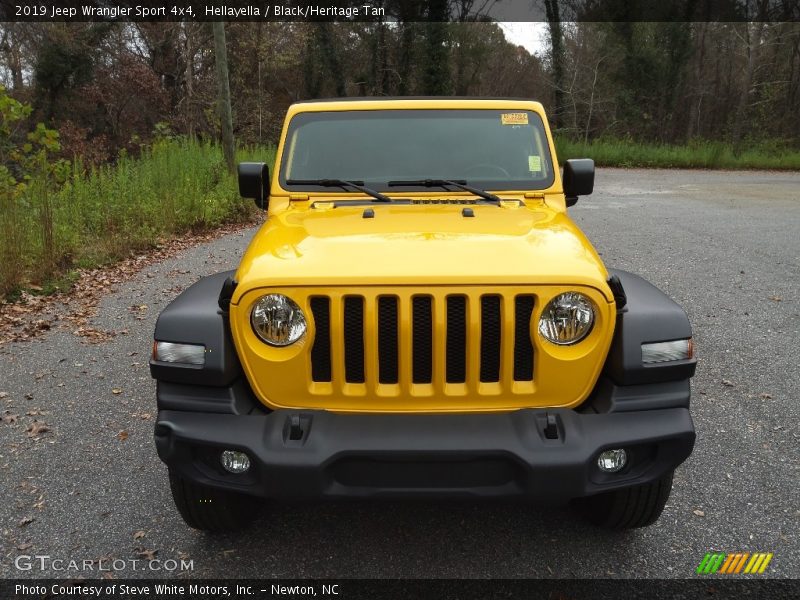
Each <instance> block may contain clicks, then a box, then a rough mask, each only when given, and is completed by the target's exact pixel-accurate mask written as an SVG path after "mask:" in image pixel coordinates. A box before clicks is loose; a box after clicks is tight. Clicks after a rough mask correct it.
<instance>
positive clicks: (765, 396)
mask: <svg viewBox="0 0 800 600" xmlns="http://www.w3.org/2000/svg"><path fill="white" fill-rule="evenodd" d="M758 397H759V398H761V399H762V400H772V394H768V393H767V392H761V393H760V394H759V395H758Z"/></svg>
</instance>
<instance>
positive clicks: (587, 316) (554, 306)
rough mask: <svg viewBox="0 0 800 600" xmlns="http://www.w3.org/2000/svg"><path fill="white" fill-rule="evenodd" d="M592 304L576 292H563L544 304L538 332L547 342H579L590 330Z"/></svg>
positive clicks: (563, 343) (567, 343)
mask: <svg viewBox="0 0 800 600" xmlns="http://www.w3.org/2000/svg"><path fill="white" fill-rule="evenodd" d="M593 324H594V304H593V303H592V301H591V300H590V299H589V298H587V297H586V296H584V295H583V294H579V293H578V292H565V293H563V294H559V295H558V296H556V297H555V298H553V299H552V300H551V301H550V302H549V303H548V304H547V306H545V308H544V311H543V312H542V316H541V318H540V319H539V334H540V335H541V336H542V337H543V338H544V339H546V340H547V341H549V342H553V343H554V344H558V345H559V346H568V345H570V344H575V343H577V342H580V341H581V340H582V339H583V338H585V337H586V336H587V335H588V334H589V332H590V331H591V330H592V325H593Z"/></svg>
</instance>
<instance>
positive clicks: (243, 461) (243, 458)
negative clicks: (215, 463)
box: [219, 450, 250, 475]
mask: <svg viewBox="0 0 800 600" xmlns="http://www.w3.org/2000/svg"><path fill="white" fill-rule="evenodd" d="M219 460H220V462H221V463H222V466H223V467H225V470H226V471H228V472H229V473H235V474H237V475H238V474H239V473H244V472H245V471H247V469H249V468H250V457H249V456H247V454H245V453H244V452H239V451H238V450H225V451H224V452H223V453H222V455H221V456H220V458H219Z"/></svg>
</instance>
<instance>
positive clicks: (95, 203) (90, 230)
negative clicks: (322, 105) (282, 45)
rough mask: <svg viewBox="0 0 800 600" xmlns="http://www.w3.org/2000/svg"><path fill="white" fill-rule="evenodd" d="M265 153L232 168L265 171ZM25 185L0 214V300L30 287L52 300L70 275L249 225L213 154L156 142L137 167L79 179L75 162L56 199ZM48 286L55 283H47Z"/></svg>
mask: <svg viewBox="0 0 800 600" xmlns="http://www.w3.org/2000/svg"><path fill="white" fill-rule="evenodd" d="M274 158H275V150H274V148H248V149H243V150H241V151H240V152H239V153H238V155H237V160H263V161H265V162H267V163H269V164H270V165H271V164H272V163H273V161H274ZM52 187H53V186H52V185H51V186H44V185H31V186H29V189H28V190H27V191H26V192H25V194H23V195H22V196H19V197H17V198H15V199H11V197H10V196H9V195H5V196H3V198H2V199H0V200H2V206H0V297H2V296H4V295H8V294H13V293H14V292H15V291H18V290H19V289H20V288H25V287H26V286H30V285H34V286H37V287H42V288H43V289H44V290H45V291H52V290H53V287H54V285H57V282H68V281H69V280H70V272H71V271H72V270H74V269H75V268H77V267H84V268H88V267H96V266H100V265H103V264H108V263H111V262H114V261H115V260H119V259H121V258H124V257H126V256H130V255H131V254H132V253H136V252H141V251H143V250H146V249H147V248H151V247H153V246H154V245H155V244H157V243H158V242H159V240H162V239H164V238H166V237H169V236H174V235H180V234H182V233H186V232H189V231H202V230H207V229H210V228H213V227H216V226H218V225H220V224H222V223H226V222H236V221H245V220H248V219H249V218H250V217H251V216H252V214H253V211H254V210H255V208H254V206H253V203H252V202H248V201H245V200H243V199H242V198H240V197H239V195H238V191H237V184H236V177H235V176H234V175H231V174H229V173H228V172H227V170H226V169H225V166H224V161H223V158H222V151H221V149H220V148H219V147H218V146H216V145H213V144H201V143H196V142H192V141H189V140H165V141H160V142H158V143H156V144H155V145H154V146H153V147H152V148H150V149H148V150H146V151H144V152H143V153H142V155H141V156H140V157H138V158H129V157H122V158H120V159H119V160H118V161H117V162H116V163H115V164H113V165H106V166H102V167H100V168H97V169H85V168H84V167H83V165H82V164H81V162H80V160H76V161H75V162H74V163H73V165H72V170H71V175H70V176H69V178H68V180H67V181H66V183H64V184H63V185H62V186H60V187H59V188H58V189H52ZM54 282H56V283H54Z"/></svg>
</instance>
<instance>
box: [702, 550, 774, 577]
mask: <svg viewBox="0 0 800 600" xmlns="http://www.w3.org/2000/svg"><path fill="white" fill-rule="evenodd" d="M772 557H773V554H772V552H755V553H753V554H750V553H749V552H732V553H730V554H726V553H725V552H706V555H705V556H704V557H703V560H701V561H700V564H699V565H697V573H698V575H699V574H703V575H708V574H713V573H721V574H727V575H730V574H738V573H742V572H744V573H750V574H759V575H760V574H761V573H763V572H764V571H766V569H767V565H768V564H769V563H770V561H771V560H772ZM748 559H749V560H748ZM745 565H746V566H745ZM743 569H744V571H742V570H743Z"/></svg>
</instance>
